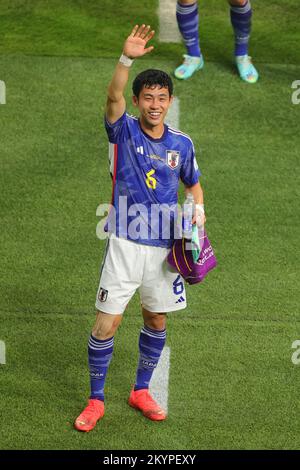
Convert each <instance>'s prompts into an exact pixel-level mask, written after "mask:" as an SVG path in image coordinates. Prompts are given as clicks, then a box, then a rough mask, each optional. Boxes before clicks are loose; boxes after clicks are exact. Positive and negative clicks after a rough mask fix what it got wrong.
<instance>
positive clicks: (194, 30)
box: [176, 1, 201, 57]
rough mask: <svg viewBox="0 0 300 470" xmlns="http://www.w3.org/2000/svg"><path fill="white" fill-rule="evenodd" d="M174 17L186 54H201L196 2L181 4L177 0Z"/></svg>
mask: <svg viewBox="0 0 300 470" xmlns="http://www.w3.org/2000/svg"><path fill="white" fill-rule="evenodd" d="M176 18H177V23H178V28H179V31H180V32H181V35H182V38H183V41H184V43H185V46H186V49H187V53H188V55H191V56H194V57H200V56H201V50H200V42H199V31H198V29H199V15H198V4H197V2H195V3H193V4H192V5H182V4H181V3H180V2H179V1H177V5H176Z"/></svg>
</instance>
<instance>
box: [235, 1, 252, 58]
mask: <svg viewBox="0 0 300 470" xmlns="http://www.w3.org/2000/svg"><path fill="white" fill-rule="evenodd" d="M251 16H252V8H251V4H250V1H249V0H246V1H245V3H244V5H242V6H232V5H231V6H230V18H231V24H232V27H233V31H234V36H235V51H234V54H235V55H236V56H237V55H245V54H248V44H249V38H250V32H251Z"/></svg>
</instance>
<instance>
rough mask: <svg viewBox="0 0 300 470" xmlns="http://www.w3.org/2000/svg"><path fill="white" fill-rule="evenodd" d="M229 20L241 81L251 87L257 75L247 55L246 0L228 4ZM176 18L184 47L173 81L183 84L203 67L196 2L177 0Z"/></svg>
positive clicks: (248, 14) (248, 8)
mask: <svg viewBox="0 0 300 470" xmlns="http://www.w3.org/2000/svg"><path fill="white" fill-rule="evenodd" d="M228 3H229V7H230V19H231V24H232V28H233V32H234V38H235V49H234V55H235V62H236V66H237V69H238V72H239V75H240V77H241V79H242V80H244V81H245V82H247V83H255V82H257V79H258V72H257V70H256V68H255V67H254V65H253V64H252V62H251V58H250V57H249V55H248V44H249V38H250V32H251V17H252V8H251V4H250V0H228ZM176 17H177V23H178V27H179V30H180V32H181V35H182V37H183V41H184V43H185V46H186V50H187V54H184V61H183V64H182V65H180V66H179V67H177V68H176V70H175V72H174V74H175V77H176V78H179V79H181V80H186V79H187V78H189V77H191V76H192V75H193V74H194V73H195V72H196V71H197V70H200V69H202V68H203V66H204V60H203V55H202V53H201V49H200V41H199V32H198V29H199V15H198V3H197V0H180V1H179V0H177V6H176Z"/></svg>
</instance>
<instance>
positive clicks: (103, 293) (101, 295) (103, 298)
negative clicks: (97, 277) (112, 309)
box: [98, 287, 108, 302]
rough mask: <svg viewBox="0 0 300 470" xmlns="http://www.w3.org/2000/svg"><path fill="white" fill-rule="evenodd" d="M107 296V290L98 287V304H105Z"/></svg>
mask: <svg viewBox="0 0 300 470" xmlns="http://www.w3.org/2000/svg"><path fill="white" fill-rule="evenodd" d="M107 295H108V290H106V289H103V287H100V290H99V294H98V299H99V300H100V302H105V301H106V299H107Z"/></svg>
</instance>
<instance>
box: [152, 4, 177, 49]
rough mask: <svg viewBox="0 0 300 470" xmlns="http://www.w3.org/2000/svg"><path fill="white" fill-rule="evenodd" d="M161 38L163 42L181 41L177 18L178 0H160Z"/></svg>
mask: <svg viewBox="0 0 300 470" xmlns="http://www.w3.org/2000/svg"><path fill="white" fill-rule="evenodd" d="M158 18H159V40H160V41H161V42H181V35H180V32H179V30H178V26H177V20H176V0H159V6H158Z"/></svg>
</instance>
